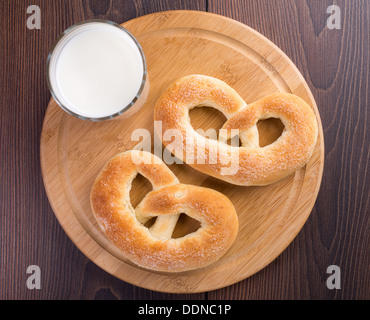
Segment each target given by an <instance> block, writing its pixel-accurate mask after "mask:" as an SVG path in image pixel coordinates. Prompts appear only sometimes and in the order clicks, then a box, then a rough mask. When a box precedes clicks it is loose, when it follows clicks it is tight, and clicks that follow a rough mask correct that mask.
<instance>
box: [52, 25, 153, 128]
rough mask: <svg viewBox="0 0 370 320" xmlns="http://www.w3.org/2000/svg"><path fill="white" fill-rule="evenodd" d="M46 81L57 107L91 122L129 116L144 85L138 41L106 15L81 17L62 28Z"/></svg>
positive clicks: (139, 100)
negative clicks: (74, 23)
mask: <svg viewBox="0 0 370 320" xmlns="http://www.w3.org/2000/svg"><path fill="white" fill-rule="evenodd" d="M47 80H48V85H49V88H50V91H51V94H52V96H53V98H54V99H55V101H56V102H57V103H58V105H59V106H60V107H61V108H62V109H64V110H65V111H66V112H68V113H69V114H71V115H73V116H76V117H78V118H80V119H83V120H91V121H101V120H108V119H113V118H115V117H118V116H120V118H122V117H123V118H126V117H128V116H130V115H132V114H133V113H135V112H136V111H138V109H139V108H140V107H141V106H142V105H143V104H144V102H145V100H146V97H147V95H148V90H149V82H148V79H147V68H146V61H145V56H144V53H143V50H142V48H141V46H140V44H139V43H138V41H137V40H136V39H135V37H134V36H133V35H132V34H131V33H130V32H129V31H127V30H126V29H125V28H123V27H122V26H120V25H119V24H116V23H114V22H111V21H106V20H87V21H83V22H80V23H78V24H76V25H73V26H72V27H70V28H68V29H67V30H66V31H64V32H63V34H62V35H61V36H60V37H59V39H58V40H57V42H56V44H55V45H54V47H53V49H52V51H51V52H50V54H49V56H48V59H47Z"/></svg>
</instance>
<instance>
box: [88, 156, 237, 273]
mask: <svg viewBox="0 0 370 320" xmlns="http://www.w3.org/2000/svg"><path fill="white" fill-rule="evenodd" d="M137 173H140V174H142V175H143V176H144V177H146V178H147V179H148V180H149V181H150V182H151V183H152V186H153V190H152V191H151V192H149V193H148V194H147V195H146V196H145V198H144V199H143V200H142V202H141V203H140V204H139V205H138V206H137V207H136V209H134V208H133V207H132V205H131V203H130V189H131V183H132V181H133V179H134V178H135V177H136V175H137ZM90 200H91V206H92V210H93V213H94V215H95V218H96V220H97V222H98V224H99V226H100V227H101V228H102V230H103V231H104V232H105V234H106V235H107V237H108V238H109V239H110V240H111V241H112V243H113V244H114V245H116V246H117V247H118V248H119V249H120V250H121V251H122V252H123V253H124V255H125V256H126V257H127V258H128V259H130V260H131V261H133V262H134V263H135V264H137V265H139V266H141V267H144V268H147V269H151V270H157V271H164V272H180V271H186V270H192V269H197V268H200V267H204V266H206V265H209V264H211V263H213V262H215V261H216V260H218V259H219V258H220V257H221V256H222V255H224V254H225V253H226V251H227V250H228V249H229V247H230V246H231V244H232V243H233V241H234V240H235V237H236V234H237V231H238V218H237V215H236V212H235V209H234V206H233V205H232V203H231V201H230V200H229V199H228V198H227V197H226V196H224V195H223V194H221V193H219V192H217V191H215V190H212V189H208V188H203V187H196V186H193V185H184V184H180V182H179V181H178V179H177V178H176V176H175V175H174V174H173V173H172V171H171V170H170V169H169V168H168V167H167V166H166V165H165V164H164V163H163V162H162V161H161V160H160V159H159V158H158V157H156V156H154V155H153V154H151V153H149V152H143V151H134V150H133V151H127V152H124V153H120V154H118V155H116V156H115V157H113V158H112V159H110V160H109V161H108V162H107V164H106V165H105V166H104V168H103V169H102V171H101V172H100V173H99V175H98V177H97V178H96V180H95V182H94V185H93V188H92V191H91V197H90ZM181 213H185V214H187V215H188V216H190V217H192V218H193V219H196V220H198V221H199V222H200V224H201V227H200V228H199V229H198V230H197V231H195V232H193V233H190V234H188V235H185V236H183V237H181V238H176V239H174V238H171V235H172V232H173V230H174V228H175V225H176V222H177V219H178V217H179V214H181ZM152 217H157V219H156V221H155V223H154V224H153V225H152V226H151V227H150V228H149V229H148V228H147V227H145V226H144V223H145V222H146V221H147V220H149V219H150V218H152Z"/></svg>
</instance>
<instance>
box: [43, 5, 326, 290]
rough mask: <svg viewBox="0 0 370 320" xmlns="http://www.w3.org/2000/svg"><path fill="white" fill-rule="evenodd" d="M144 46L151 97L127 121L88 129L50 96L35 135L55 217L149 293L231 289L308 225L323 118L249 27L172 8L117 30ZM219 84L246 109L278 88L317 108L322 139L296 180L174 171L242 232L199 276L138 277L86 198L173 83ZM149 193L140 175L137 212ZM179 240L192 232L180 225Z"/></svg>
mask: <svg viewBox="0 0 370 320" xmlns="http://www.w3.org/2000/svg"><path fill="white" fill-rule="evenodd" d="M122 25H123V26H124V27H125V28H127V29H128V30H129V31H130V32H132V33H133V34H134V35H135V36H136V38H137V39H138V41H139V42H140V44H141V46H142V48H143V50H144V53H145V56H146V59H147V64H148V74H149V81H150V92H149V96H148V99H147V101H146V103H145V105H144V106H143V108H142V109H141V110H140V111H139V112H138V113H136V114H135V115H133V116H132V117H131V118H129V119H123V120H115V121H107V122H99V123H94V122H87V121H83V120H79V119H76V118H74V117H72V116H70V115H68V114H66V113H65V112H63V111H62V110H61V109H60V108H59V107H58V106H57V104H56V102H55V101H54V100H53V99H51V100H50V103H49V106H48V109H47V112H46V114H45V119H44V124H43V129H42V135H41V150H40V152H41V167H42V173H43V179H44V184H45V189H46V192H47V194H48V198H49V201H50V203H51V205H52V208H53V210H54V213H55V215H56V217H57V219H58V220H59V222H60V224H61V225H62V227H63V228H64V230H65V231H66V233H67V234H68V236H69V237H70V238H71V240H72V241H73V242H74V243H75V244H76V246H77V247H78V248H79V249H80V250H81V251H82V252H83V253H84V254H85V255H86V256H87V257H88V258H89V259H91V260H92V261H93V262H95V263H96V264H97V265H98V266H100V267H101V268H103V269H104V270H106V271H107V272H109V273H111V274H112V275H114V276H116V277H118V278H119V279H122V280H124V281H126V282H129V283H131V284H134V285H137V286H140V287H144V288H147V289H151V290H156V291H162V292H172V293H192V292H204V291H210V290H214V289H217V288H221V287H225V286H228V285H231V284H233V283H235V282H238V281H241V280H243V279H245V278H247V277H249V276H251V275H253V274H254V273H256V272H258V271H259V270H261V269H262V268H264V267H265V266H266V265H268V264H269V263H270V262H272V261H273V260H274V259H275V258H276V257H277V256H278V255H279V254H280V253H281V252H282V251H283V250H284V249H285V248H286V247H287V246H288V245H289V244H290V242H291V241H292V240H293V239H294V237H295V236H296V235H297V233H298V232H299V231H300V230H301V228H302V227H303V225H304V223H305V222H306V220H307V218H308V216H309V215H310V212H311V210H312V207H313V205H314V203H315V200H316V197H317V193H318V191H319V187H320V183H321V178H322V173H323V166H324V140H323V130H322V125H321V120H320V115H319V112H318V109H317V106H316V103H315V100H314V98H313V96H312V94H311V92H310V90H309V87H308V85H307V84H306V82H305V80H304V79H303V77H302V76H301V74H300V73H299V71H298V69H297V68H296V67H295V66H294V64H293V63H292V62H291V61H290V60H289V58H288V57H287V56H286V55H285V54H284V53H283V52H282V51H281V50H280V49H279V48H277V47H276V46H275V45H274V44H273V43H272V42H270V41H269V40H268V39H266V38H265V37H263V36H262V35H261V34H259V33H258V32H256V31H255V30H253V29H251V28H249V27H247V26H246V25H243V24H241V23H239V22H237V21H234V20H232V19H229V18H226V17H223V16H219V15H215V14H210V13H205V12H197V11H168V12H160V13H155V14H150V15H147V16H143V17H139V18H136V19H133V20H130V21H128V22H125V23H124V24H122ZM192 73H198V74H205V75H209V76H214V77H217V78H219V79H221V80H223V81H225V82H227V83H228V84H229V85H230V86H232V87H233V88H234V89H235V90H236V91H237V92H238V93H239V94H240V95H241V96H242V97H243V99H244V100H245V101H246V102H247V103H251V102H253V101H255V100H257V99H259V98H261V97H263V96H264V95H266V94H270V93H273V92H277V91H283V92H290V93H294V94H296V95H298V96H300V97H301V98H303V99H304V100H305V101H306V102H307V103H308V104H309V105H310V106H311V107H312V108H313V110H314V111H315V113H316V117H317V120H318V124H319V138H318V141H317V145H316V148H315V151H314V154H313V156H312V158H311V160H310V161H309V163H308V164H307V165H306V166H305V167H304V168H302V169H300V170H298V171H297V172H296V173H295V174H294V175H292V176H290V177H288V178H286V179H284V180H282V181H280V182H278V183H275V184H272V185H269V186H265V187H240V186H233V185H231V184H228V183H225V182H223V181H219V180H217V179H214V178H212V177H209V176H206V175H204V174H202V173H200V172H197V171H195V170H194V169H192V168H191V167H189V166H187V165H185V164H172V165H170V166H169V167H170V169H171V170H173V172H174V173H175V174H176V175H177V177H178V178H179V180H180V181H181V182H182V183H188V184H195V185H201V186H206V187H210V188H213V189H216V190H218V191H220V192H223V193H224V194H225V195H226V196H228V197H229V198H230V200H231V201H232V202H233V204H234V206H235V208H236V211H237V213H238V216H239V223H240V228H239V233H238V236H237V239H236V241H235V243H234V244H233V246H232V247H231V249H230V250H229V251H228V252H227V254H226V255H225V256H224V257H222V258H221V259H220V260H219V261H218V262H216V263H214V264H212V265H210V266H208V267H206V268H202V269H199V270H195V271H189V272H183V273H177V274H166V273H159V272H151V271H148V270H144V269H142V268H139V267H137V266H135V265H134V264H132V263H131V262H130V261H127V260H126V259H125V258H124V257H123V256H122V254H121V253H120V252H119V250H118V249H117V248H115V247H114V246H113V245H112V244H111V243H110V242H109V241H108V240H107V238H106V237H105V236H104V234H103V233H102V232H101V230H100V229H99V227H98V226H97V223H96V221H95V219H94V217H93V215H92V211H91V208H90V203H89V193H90V189H91V186H92V183H93V181H94V179H95V177H96V175H97V174H98V172H99V171H100V169H101V168H102V167H103V165H104V163H105V162H106V161H107V160H108V159H109V158H110V157H112V156H113V155H115V154H117V153H119V152H123V151H125V150H129V149H132V148H133V147H134V146H135V145H137V144H138V141H134V139H132V136H131V135H132V133H133V132H134V130H135V129H137V128H145V129H147V130H149V131H150V133H151V137H152V141H151V142H152V144H153V140H154V139H153V107H154V105H155V102H156V101H157V99H158V97H159V95H160V94H161V93H162V91H163V90H164V89H165V88H166V87H167V86H168V85H170V83H171V82H172V81H174V80H176V79H177V78H179V77H181V76H184V75H188V74H192ZM208 109H210V108H205V107H203V108H196V109H195V110H194V111H193V112H191V120H192V124H193V126H194V127H195V128H202V129H204V130H206V129H208V128H220V127H221V126H222V123H223V122H224V121H225V119H224V118H223V116H222V115H220V114H218V113H215V112H214V111H212V110H208ZM281 129H282V128H281V123H279V122H278V121H276V120H267V121H264V122H261V123H259V130H260V136H261V137H260V139H261V143H262V144H268V143H270V142H272V141H273V140H274V139H276V138H277V137H278V136H279V134H280V132H281ZM149 190H150V187H149V185H148V182H147V181H146V180H145V179H144V178H140V177H139V178H137V179H135V181H134V185H133V190H132V192H131V199H132V203H133V205H136V204H137V203H139V201H140V199H142V198H143V197H144V195H145V194H146V193H147V192H148V191H149ZM181 222H182V223H181V224H180V227H179V228H178V229H177V230H175V232H176V233H177V235H178V236H179V235H181V234H183V233H184V232H185V231H186V230H187V229H191V228H193V225H192V223H193V222H192V221H189V220H186V219H182V220H181Z"/></svg>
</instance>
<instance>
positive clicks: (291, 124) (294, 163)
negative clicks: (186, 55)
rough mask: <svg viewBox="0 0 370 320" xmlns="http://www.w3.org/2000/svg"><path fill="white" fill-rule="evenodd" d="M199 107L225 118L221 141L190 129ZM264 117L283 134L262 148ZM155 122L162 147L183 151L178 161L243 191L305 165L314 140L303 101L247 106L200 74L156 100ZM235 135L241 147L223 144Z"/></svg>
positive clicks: (282, 98)
mask: <svg viewBox="0 0 370 320" xmlns="http://www.w3.org/2000/svg"><path fill="white" fill-rule="evenodd" d="M197 106H210V107H214V108H216V109H218V110H219V111H221V112H222V113H223V114H224V115H225V116H226V118H227V119H228V120H227V121H226V123H225V124H224V126H223V127H222V129H221V130H220V140H219V141H217V140H212V139H207V138H205V137H203V136H201V135H200V134H199V133H197V132H196V131H195V130H194V128H193V127H192V125H191V124H190V118H189V110H190V109H192V108H194V107H197ZM267 118H280V119H281V121H282V122H283V124H284V126H285V129H284V131H283V133H282V135H281V136H280V137H279V138H278V139H277V140H276V141H275V142H273V143H272V144H270V145H268V146H265V147H260V146H259V138H258V130H257V125H256V124H257V122H258V120H260V119H267ZM154 120H155V121H160V123H161V129H159V131H162V132H158V135H159V136H160V137H161V139H162V142H163V143H164V144H165V145H166V146H167V147H168V146H169V145H171V147H172V148H173V150H182V152H180V153H178V154H176V157H178V158H180V159H181V160H182V161H184V162H185V163H187V164H189V165H191V166H192V167H194V168H195V169H197V170H199V171H201V172H203V173H206V174H208V175H211V176H213V177H216V178H219V179H222V180H224V181H227V182H229V183H232V184H236V185H243V186H250V185H266V184H270V183H273V182H276V181H278V180H280V179H282V178H284V177H286V176H288V175H290V174H292V173H293V172H295V171H296V170H297V169H299V168H300V167H302V166H304V165H305V164H306V163H307V162H308V160H309V159H310V157H311V156H312V153H313V150H314V147H315V144H316V140H317V135H318V127H317V121H316V117H315V114H314V112H313V110H312V109H311V108H310V106H309V105H307V103H306V102H304V101H303V100H302V99H301V98H299V97H297V96H295V95H293V94H287V93H276V94H272V95H269V96H267V97H264V98H262V99H260V100H258V101H256V102H254V103H252V104H250V105H247V104H246V103H245V102H244V100H243V99H242V98H241V97H240V96H239V95H238V94H237V93H236V92H235V90H233V89H232V88H231V87H229V86H228V85H227V84H226V83H224V82H223V81H221V80H219V79H216V78H212V77H208V76H203V75H190V76H186V77H183V78H181V79H179V80H177V81H176V82H175V83H173V84H172V85H171V86H170V87H169V88H168V89H167V90H166V91H165V92H164V93H163V94H162V96H161V97H160V98H159V100H158V102H157V104H156V107H155V112H154ZM171 130H172V131H177V137H180V138H178V139H175V141H171V142H170V141H169V140H167V141H166V139H164V138H163V136H164V133H165V132H166V131H171ZM233 130H234V131H236V132H238V133H239V137H240V140H241V143H242V146H241V147H239V146H229V145H228V144H227V143H226V141H227V139H229V138H231V137H232V136H233V135H235V134H236V133H235V132H234V133H233ZM157 131H158V129H157ZM189 141H190V144H189ZM200 146H202V149H201V148H200ZM204 146H205V147H204ZM215 149H217V154H216V157H215V154H214V153H213V152H212V150H215ZM170 151H171V152H172V153H174V152H173V151H172V150H170ZM188 159H190V160H191V161H189V160H188ZM235 159H236V160H237V161H235ZM227 163H230V165H231V164H232V163H234V169H233V170H231V171H229V172H228V171H227V170H226V171H223V170H224V169H225V168H227ZM230 167H231V166H230ZM231 169H232V168H231Z"/></svg>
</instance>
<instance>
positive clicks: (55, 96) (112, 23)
mask: <svg viewBox="0 0 370 320" xmlns="http://www.w3.org/2000/svg"><path fill="white" fill-rule="evenodd" d="M89 23H103V24H108V25H111V26H113V27H116V28H118V29H120V30H121V31H123V32H125V33H126V34H127V35H128V36H129V37H130V38H131V39H132V40H133V41H134V43H135V45H136V47H137V48H138V50H139V53H140V56H141V60H142V64H143V77H142V81H141V85H140V88H139V90H138V92H137V93H136V95H135V97H134V98H133V99H132V100H131V102H130V103H129V104H128V105H126V106H124V107H122V109H120V111H118V112H115V113H113V114H111V115H108V116H103V117H88V116H83V115H81V114H78V113H76V112H74V111H72V110H71V109H69V108H68V107H67V106H65V105H64V104H63V103H62V102H61V101H60V99H59V98H58V97H57V94H56V93H55V91H54V89H53V86H52V84H51V80H50V62H51V58H52V56H53V53H54V51H55V48H56V47H57V46H58V44H59V43H60V42H61V40H62V39H63V38H64V37H65V36H66V35H67V34H69V33H71V32H72V31H73V30H75V29H77V28H78V27H80V26H83V25H86V24H89ZM147 75H148V73H147V65H146V59H145V55H144V51H143V49H142V47H141V45H140V43H139V42H138V41H137V39H136V38H135V37H134V36H133V34H132V33H131V32H130V31H128V30H127V29H126V28H124V27H122V26H121V25H120V24H118V23H116V22H113V21H110V20H104V19H90V20H83V21H80V22H77V23H75V24H73V25H72V26H70V27H68V28H67V29H65V30H64V31H63V32H62V33H61V34H60V35H59V36H58V38H57V39H56V41H55V42H54V44H53V46H52V48H51V50H50V52H49V54H48V57H47V60H46V80H47V84H48V87H49V90H50V93H51V95H52V97H53V99H54V100H55V101H56V103H57V104H58V105H59V106H60V107H61V108H62V109H63V110H64V111H65V112H67V113H69V114H70V115H72V116H75V117H77V118H79V119H82V120H89V121H104V120H109V119H113V118H115V117H117V116H119V115H121V114H123V113H125V112H126V111H128V110H129V109H130V108H131V107H132V106H133V105H134V104H135V103H136V101H137V100H138V99H139V97H140V96H141V94H142V93H143V91H144V87H145V84H146V82H147Z"/></svg>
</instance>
